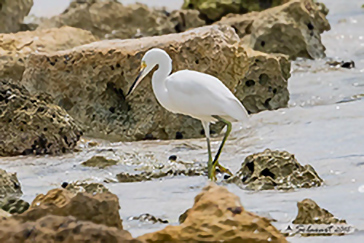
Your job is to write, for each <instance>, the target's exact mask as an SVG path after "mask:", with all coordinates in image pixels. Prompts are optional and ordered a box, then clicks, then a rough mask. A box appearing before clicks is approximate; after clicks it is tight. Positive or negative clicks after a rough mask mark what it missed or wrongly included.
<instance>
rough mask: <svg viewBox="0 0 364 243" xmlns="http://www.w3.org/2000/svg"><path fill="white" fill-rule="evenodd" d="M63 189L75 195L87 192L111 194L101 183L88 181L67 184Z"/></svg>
mask: <svg viewBox="0 0 364 243" xmlns="http://www.w3.org/2000/svg"><path fill="white" fill-rule="evenodd" d="M63 188H65V189H66V190H68V191H70V192H72V193H74V194H77V193H79V192H86V193H90V194H97V193H104V192H110V191H109V189H107V188H106V187H105V186H104V185H102V184H100V183H88V182H86V181H76V182H72V183H67V185H65V187H63Z"/></svg>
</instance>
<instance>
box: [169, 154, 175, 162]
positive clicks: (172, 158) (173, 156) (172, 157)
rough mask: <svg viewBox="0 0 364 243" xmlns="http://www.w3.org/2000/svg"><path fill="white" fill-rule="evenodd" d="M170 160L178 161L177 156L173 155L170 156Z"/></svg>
mask: <svg viewBox="0 0 364 243" xmlns="http://www.w3.org/2000/svg"><path fill="white" fill-rule="evenodd" d="M168 160H171V161H177V155H171V156H169V158H168Z"/></svg>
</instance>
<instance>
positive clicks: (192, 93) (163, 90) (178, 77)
mask: <svg viewBox="0 0 364 243" xmlns="http://www.w3.org/2000/svg"><path fill="white" fill-rule="evenodd" d="M156 65H158V69H157V70H156V71H155V72H154V73H153V77H152V87H153V91H154V94H155V96H156V97H157V100H158V101H159V103H160V104H161V105H162V106H163V107H164V108H165V109H167V110H169V111H171V112H173V113H180V114H184V115H189V116H191V117H194V118H196V119H199V120H201V122H202V126H203V128H204V130H205V135H206V140H207V148H208V154H209V158H208V159H209V161H208V176H209V179H211V180H216V167H218V168H219V169H220V171H222V172H227V173H229V174H231V172H230V171H229V170H228V169H226V168H224V167H223V166H221V165H220V164H219V156H220V154H221V150H222V148H223V146H224V144H225V141H226V139H227V138H228V136H229V134H230V131H231V122H234V121H239V122H243V121H246V119H247V118H248V114H247V112H246V110H245V108H244V106H243V105H242V104H241V103H240V101H239V100H238V99H237V98H236V97H235V96H234V95H233V94H232V93H231V92H230V90H229V89H228V88H227V87H226V86H225V85H224V84H223V83H222V82H221V81H220V80H219V79H217V78H215V77H213V76H211V75H208V74H205V73H200V72H196V71H191V70H182V71H178V72H175V73H173V74H171V75H170V73H171V71H172V59H171V58H170V57H169V55H168V54H167V53H166V52H165V51H164V50H161V49H158V48H154V49H151V50H149V51H147V52H146V53H145V55H144V57H143V59H142V64H141V70H140V73H139V75H138V77H137V78H136V80H135V82H134V83H133V85H132V86H131V88H130V90H129V92H128V95H130V94H131V93H132V92H133V91H134V90H135V88H136V87H137V85H138V84H139V83H140V82H141V80H142V79H143V78H144V77H145V76H146V75H147V74H148V73H149V72H150V71H151V70H152V69H153V68H154V67H155V66H156ZM216 121H221V122H224V123H225V124H226V125H227V129H226V133H225V136H224V139H223V140H222V142H221V145H220V147H219V150H218V151H217V153H216V156H215V159H214V160H212V155H211V146H210V123H214V122H216Z"/></svg>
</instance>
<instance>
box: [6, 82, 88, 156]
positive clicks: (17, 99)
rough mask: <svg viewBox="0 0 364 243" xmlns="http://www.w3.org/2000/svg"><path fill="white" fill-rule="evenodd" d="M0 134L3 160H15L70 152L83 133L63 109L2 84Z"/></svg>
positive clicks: (13, 85) (10, 84)
mask: <svg viewBox="0 0 364 243" xmlns="http://www.w3.org/2000/svg"><path fill="white" fill-rule="evenodd" d="M0 134H1V139H0V156H13V155H21V154H23V155H27V154H59V153H64V152H67V151H70V150H72V149H73V148H74V147H75V146H76V143H77V141H78V140H79V138H80V136H81V134H82V132H81V131H80V129H79V127H78V126H77V125H76V124H75V122H74V120H73V119H72V117H70V116H69V115H68V114H67V112H66V111H65V110H64V109H63V108H61V107H59V106H56V105H52V104H48V103H47V102H45V101H43V99H42V98H41V97H40V96H38V97H35V96H31V95H30V94H29V93H28V91H27V90H26V89H25V88H24V87H22V86H19V85H17V84H15V83H14V82H13V81H12V80H0Z"/></svg>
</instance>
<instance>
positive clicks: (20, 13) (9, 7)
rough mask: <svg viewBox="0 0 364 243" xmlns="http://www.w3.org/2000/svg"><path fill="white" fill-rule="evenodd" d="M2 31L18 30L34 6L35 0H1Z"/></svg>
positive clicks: (0, 27)
mask: <svg viewBox="0 0 364 243" xmlns="http://www.w3.org/2000/svg"><path fill="white" fill-rule="evenodd" d="M0 4H1V8H0V10H1V14H0V33H10V32H17V31H19V30H20V28H21V23H22V22H23V19H24V17H25V16H27V15H28V13H29V12H30V9H31V8H32V6H33V0H1V1H0Z"/></svg>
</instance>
